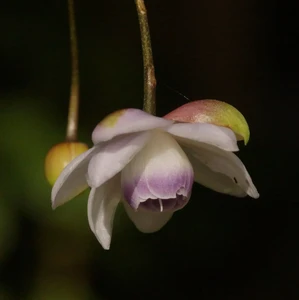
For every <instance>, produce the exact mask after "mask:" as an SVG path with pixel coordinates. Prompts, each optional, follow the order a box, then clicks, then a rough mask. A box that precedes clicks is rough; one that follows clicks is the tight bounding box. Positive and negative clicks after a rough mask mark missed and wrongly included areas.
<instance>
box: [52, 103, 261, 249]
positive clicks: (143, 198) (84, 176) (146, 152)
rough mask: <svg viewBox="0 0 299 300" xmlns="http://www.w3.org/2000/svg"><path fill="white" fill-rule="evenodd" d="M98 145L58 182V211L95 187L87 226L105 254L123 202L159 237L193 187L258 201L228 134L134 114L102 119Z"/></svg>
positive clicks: (225, 130)
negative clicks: (198, 186) (88, 188)
mask: <svg viewBox="0 0 299 300" xmlns="http://www.w3.org/2000/svg"><path fill="white" fill-rule="evenodd" d="M168 117H169V116H168ZM169 118H171V115H170V117H169ZM92 141H93V143H94V146H93V147H92V148H91V149H89V150H88V151H86V152H84V153H83V154H81V155H80V156H78V157H77V158H75V159H74V160H73V161H72V162H71V163H70V164H69V165H68V166H67V167H66V168H65V169H64V170H63V171H62V173H61V175H60V176H59V178H58V179H57V181H56V183H55V185H54V187H53V189H52V206H53V208H56V207H58V206H60V205H62V204H64V203H65V202H67V201H69V200H70V199H72V198H73V197H75V196H76V195H78V194H79V193H81V192H82V191H83V190H85V189H86V188H87V187H88V186H89V187H90V188H91V191H90V195H89V199H88V220H89V225H90V228H91V230H92V231H93V233H94V234H95V236H96V237H97V239H98V241H99V242H100V243H101V245H102V246H103V248H104V249H109V247H110V242H111V234H112V227H113V219H114V214H115V211H116V208H117V206H118V204H119V203H120V202H121V203H123V204H124V207H125V210H126V212H127V214H128V216H129V218H130V219H131V220H132V221H133V223H134V224H135V226H136V227H137V228H138V229H139V230H140V231H142V232H155V231H158V230H159V229H161V228H162V227H163V226H164V225H165V224H166V223H167V222H168V221H169V219H170V218H171V217H172V215H173V213H174V212H175V211H177V210H179V209H181V208H183V207H184V206H185V205H186V204H187V203H188V201H189V199H190V196H191V191H192V185H193V181H196V182H199V183H200V184H202V185H204V186H206V187H208V188H210V189H212V190H215V191H217V192H220V193H225V194H230V195H233V196H237V197H245V196H246V195H249V196H251V197H253V198H258V197H259V194H258V192H257V190H256V188H255V186H254V184H253V183H252V180H251V178H250V176H249V174H248V172H247V170H246V168H245V166H244V165H243V163H242V162H241V160H240V159H239V158H238V157H237V156H236V155H235V154H233V152H234V151H238V145H237V138H236V134H235V133H234V132H233V130H231V129H230V128H226V127H224V126H221V125H219V126H218V125H215V124H210V123H177V122H175V121H174V120H170V119H166V118H159V117H155V116H152V115H150V114H147V113H145V112H143V111H141V110H139V109H133V108H130V109H124V110H120V111H116V112H114V113H112V114H110V115H108V116H107V117H106V118H105V119H104V120H102V121H101V122H100V123H99V124H98V125H97V126H96V128H95V129H94V131H93V133H92Z"/></svg>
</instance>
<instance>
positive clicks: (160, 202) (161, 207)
mask: <svg viewBox="0 0 299 300" xmlns="http://www.w3.org/2000/svg"><path fill="white" fill-rule="evenodd" d="M158 200H159V204H160V212H162V211H163V204H162V200H161V199H158Z"/></svg>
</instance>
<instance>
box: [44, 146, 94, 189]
mask: <svg viewBox="0 0 299 300" xmlns="http://www.w3.org/2000/svg"><path fill="white" fill-rule="evenodd" d="M86 150H88V146H87V145H86V144H84V143H79V142H64V143H60V144H56V145H54V146H53V147H52V148H51V149H50V150H49V152H48V153H47V156H46V159H45V176H46V178H47V180H48V182H49V183H50V184H51V185H53V184H54V183H55V181H56V180H57V178H58V176H59V175H60V173H61V171H62V170H63V169H64V168H65V167H66V166H67V165H68V164H69V163H70V162H71V161H72V160H73V159H74V158H75V157H77V156H78V155H80V154H82V153H83V152H85V151H86Z"/></svg>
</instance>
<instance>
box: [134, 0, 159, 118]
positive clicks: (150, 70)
mask: <svg viewBox="0 0 299 300" xmlns="http://www.w3.org/2000/svg"><path fill="white" fill-rule="evenodd" d="M135 4H136V9H137V13H138V19H139V26H140V34H141V45H142V56H143V69H144V99H143V110H144V111H146V112H147V113H150V114H153V115H155V114H156V77H155V67H154V61H153V53H152V46H151V37H150V31H149V26H148V19H147V11H146V7H145V4H144V1H143V0H135Z"/></svg>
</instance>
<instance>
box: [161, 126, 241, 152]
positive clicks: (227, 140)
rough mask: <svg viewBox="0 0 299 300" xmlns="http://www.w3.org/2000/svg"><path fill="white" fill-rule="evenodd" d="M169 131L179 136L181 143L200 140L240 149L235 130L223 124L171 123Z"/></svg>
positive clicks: (228, 149) (221, 146) (234, 149)
mask: <svg viewBox="0 0 299 300" xmlns="http://www.w3.org/2000/svg"><path fill="white" fill-rule="evenodd" d="M167 132H169V133H171V134H172V135H174V136H175V137H178V138H179V139H178V141H179V143H180V144H187V145H188V144H192V143H194V142H200V143H205V144H209V145H213V146H216V147H218V148H220V149H223V150H227V151H238V150H239V148H238V144H237V139H236V135H235V134H234V132H233V131H232V130H231V129H229V128H225V127H222V126H217V125H213V124H208V123H177V124H173V125H171V126H170V127H169V128H168V129H167Z"/></svg>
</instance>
